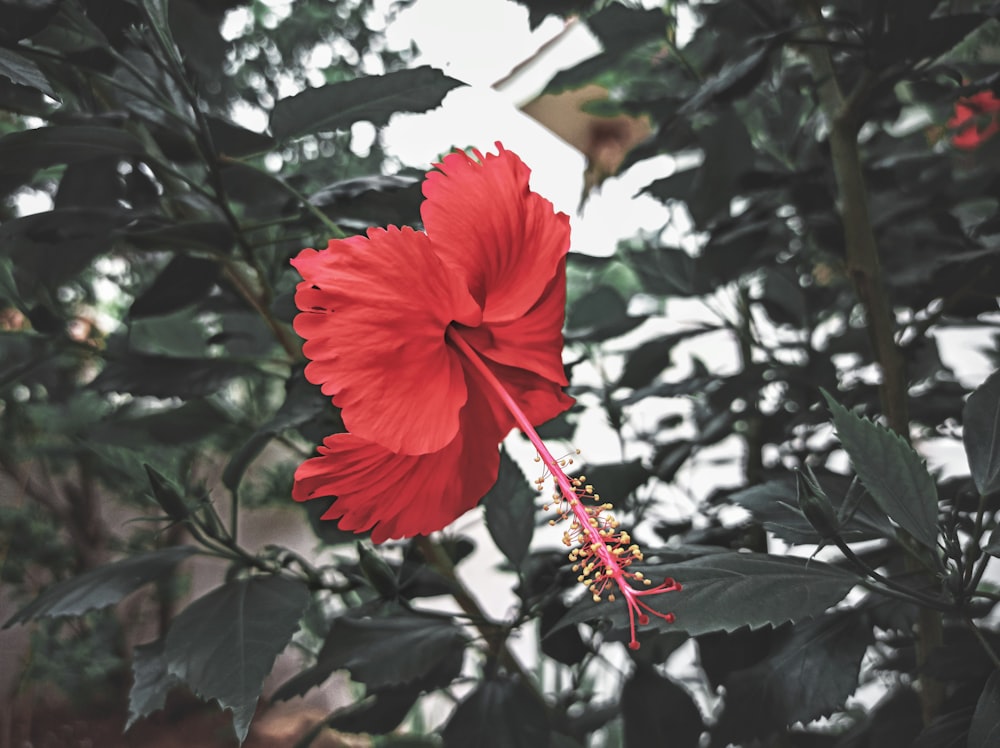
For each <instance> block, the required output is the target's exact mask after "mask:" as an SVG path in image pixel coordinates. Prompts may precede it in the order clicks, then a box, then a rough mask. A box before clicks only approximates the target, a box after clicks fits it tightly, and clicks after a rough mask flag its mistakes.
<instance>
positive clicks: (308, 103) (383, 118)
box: [0, 65, 463, 143]
mask: <svg viewBox="0 0 1000 748" xmlns="http://www.w3.org/2000/svg"><path fill="white" fill-rule="evenodd" d="M461 85H463V84H462V83H461V81H457V80H455V79H454V78H451V77H449V76H447V75H445V74H444V73H442V72H441V71H440V70H436V69H435V68H432V67H429V66H427V65H422V66H421V67H418V68H412V69H408V70H398V71H396V72H393V73H387V74H385V75H372V76H368V77H366V78H357V79H355V80H350V81H343V82H340V83H328V84H327V85H325V86H320V87H319V88H311V89H308V90H306V91H303V92H302V93H300V94H296V95H295V96H289V97H288V98H285V99H281V100H280V101H278V103H277V104H275V105H274V110H273V111H272V112H271V131H272V132H273V133H274V136H275V137H276V138H277V139H278V140H285V139H287V138H294V137H297V136H299V135H307V134H309V133H316V132H324V131H330V130H345V129H347V128H349V127H350V126H351V125H353V124H354V123H355V122H360V121H368V122H371V123H372V124H373V125H376V126H382V125H385V124H386V123H388V121H389V118H390V117H391V116H392V115H394V114H396V113H397V112H426V111H428V110H429V109H434V108H436V107H438V106H440V104H441V101H442V100H443V99H444V97H445V95H446V94H447V93H448V92H449V91H451V90H452V89H453V88H456V87H457V86H461ZM0 143H2V141H0Z"/></svg>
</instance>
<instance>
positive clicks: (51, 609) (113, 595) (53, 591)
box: [4, 545, 196, 628]
mask: <svg viewBox="0 0 1000 748" xmlns="http://www.w3.org/2000/svg"><path fill="white" fill-rule="evenodd" d="M195 552H196V550H195V549H194V548H191V547H190V546H185V545H179V546H173V547H171V548H162V549H160V550H157V551H148V552H146V553H138V554H136V555H134V556H129V557H128V558H125V559H122V560H121V561H115V562H114V563H111V564H107V565H105V566H99V567H97V568H96V569H91V570H90V571H86V572H84V573H83V574H80V575H79V576H76V577H73V578H72V579H66V580H64V581H62V582H56V583H55V584H53V585H52V586H51V587H49V588H48V589H46V590H45V591H44V592H43V593H42V594H41V595H39V596H38V597H36V598H35V599H34V600H33V601H32V602H31V603H30V604H28V605H27V606H25V607H24V608H22V609H21V610H20V611H18V612H17V613H15V614H14V615H13V616H11V617H10V619H9V620H8V621H7V622H6V623H5V624H4V628H7V627H8V626H13V625H14V624H16V623H27V622H28V621H33V620H35V619H36V618H54V617H56V616H78V615H80V614H82V613H86V612H87V611H88V610H95V609H97V608H105V607H107V606H108V605H114V604H115V603H117V602H118V601H119V600H121V599H122V598H123V597H125V596H126V595H128V594H130V593H131V592H134V591H135V590H137V589H139V588H140V587H142V586H143V585H144V584H148V583H149V582H153V581H155V580H157V579H162V578H163V577H165V576H166V575H167V574H169V573H170V572H171V571H172V570H173V568H174V567H175V566H176V565H177V564H178V563H180V562H181V561H183V560H184V559H185V558H187V557H188V556H190V555H192V554H193V553H195Z"/></svg>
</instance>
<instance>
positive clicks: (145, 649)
mask: <svg viewBox="0 0 1000 748" xmlns="http://www.w3.org/2000/svg"><path fill="white" fill-rule="evenodd" d="M163 651H164V641H163V639H158V640H157V641H155V642H151V643H149V644H142V645H140V646H138V647H136V648H135V649H133V650H132V675H133V682H132V688H131V690H130V691H129V693H128V722H126V723H125V729H126V730H128V729H129V728H130V727H132V725H134V724H135V722H136V720H138V719H140V718H141V717H146V716H148V715H150V714H152V713H153V712H155V711H156V710H158V709H162V708H163V705H164V704H165V703H166V701H167V694H168V693H170V690H171V689H172V688H173V687H174V686H176V685H178V684H179V683H180V681H178V680H177V679H176V678H174V677H173V676H172V675H170V673H168V672H167V661H166V658H165V657H164V655H163Z"/></svg>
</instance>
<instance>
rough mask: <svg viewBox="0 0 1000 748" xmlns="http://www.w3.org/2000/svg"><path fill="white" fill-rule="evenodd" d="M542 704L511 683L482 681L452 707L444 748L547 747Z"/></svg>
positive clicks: (545, 719) (546, 727) (445, 728)
mask: <svg viewBox="0 0 1000 748" xmlns="http://www.w3.org/2000/svg"><path fill="white" fill-rule="evenodd" d="M549 735H550V730H549V724H548V713H547V711H546V708H545V704H544V703H542V702H541V701H539V700H538V698H537V697H536V696H535V695H534V694H533V693H532V692H531V691H530V690H529V689H528V687H527V686H525V685H523V684H521V683H519V682H517V681H514V680H506V679H505V680H494V679H490V680H485V681H483V682H482V683H480V684H479V686H478V688H476V690H474V691H473V692H472V693H470V694H469V695H468V696H466V697H465V699H464V700H463V701H462V703H460V704H459V705H458V707H456V709H455V711H454V712H453V713H452V715H451V719H449V720H448V724H447V725H445V727H444V730H443V731H442V733H441V737H442V738H443V739H444V748H470V746H490V748H539V747H540V746H547V745H548V744H549Z"/></svg>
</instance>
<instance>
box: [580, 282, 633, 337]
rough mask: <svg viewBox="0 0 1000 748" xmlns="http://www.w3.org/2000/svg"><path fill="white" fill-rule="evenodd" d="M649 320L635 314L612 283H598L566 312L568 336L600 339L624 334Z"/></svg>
mask: <svg viewBox="0 0 1000 748" xmlns="http://www.w3.org/2000/svg"><path fill="white" fill-rule="evenodd" d="M645 321H646V315H640V316H636V317H632V316H630V315H629V313H628V305H627V304H626V302H625V299H624V298H622V295H621V294H620V293H618V291H616V290H615V289H614V288H612V287H611V286H604V285H601V286H597V287H596V288H594V289H593V290H592V291H589V292H588V293H587V294H585V295H584V296H581V297H580V298H579V299H577V300H576V301H575V302H573V304H572V305H571V306H570V308H569V312H568V313H567V315H566V339H567V340H570V341H580V342H589V343H598V342H601V341H602V340H607V339H609V338H614V337H617V336H619V335H624V334H625V333H627V332H628V331H629V330H632V329H634V328H636V327H638V326H639V325H641V324H642V323H643V322H645Z"/></svg>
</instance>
